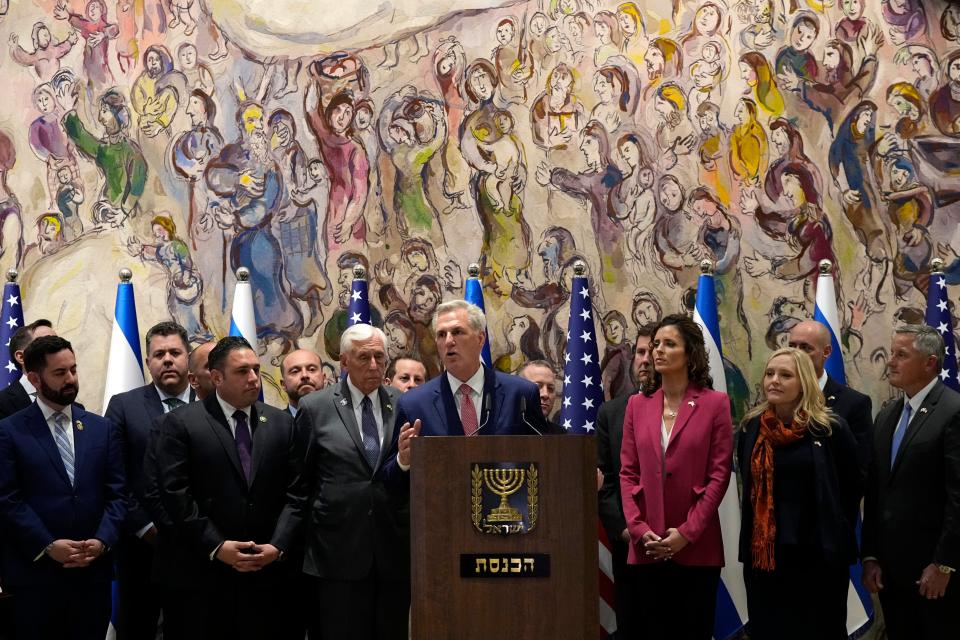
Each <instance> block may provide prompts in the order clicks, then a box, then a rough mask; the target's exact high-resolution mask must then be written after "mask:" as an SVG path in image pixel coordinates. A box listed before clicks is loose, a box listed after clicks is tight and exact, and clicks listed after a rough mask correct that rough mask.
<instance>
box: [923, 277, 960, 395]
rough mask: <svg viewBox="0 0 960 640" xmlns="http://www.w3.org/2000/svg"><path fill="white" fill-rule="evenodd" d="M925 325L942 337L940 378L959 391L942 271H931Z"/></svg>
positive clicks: (959, 374)
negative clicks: (943, 355) (942, 356)
mask: <svg viewBox="0 0 960 640" xmlns="http://www.w3.org/2000/svg"><path fill="white" fill-rule="evenodd" d="M924 321H925V322H926V323H927V325H929V326H931V327H933V328H934V329H936V331H937V333H939V334H940V336H941V337H942V338H943V343H944V347H945V349H944V354H945V357H944V359H943V367H942V368H941V370H940V380H942V381H943V383H944V384H945V385H947V386H948V387H950V388H952V389H954V390H956V391H960V371H958V367H957V349H956V339H955V337H954V334H953V318H952V317H951V315H950V306H949V304H948V302H947V283H946V280H945V279H944V277H943V274H942V273H933V274H931V278H930V286H929V288H928V289H927V313H926V315H925V316H924Z"/></svg>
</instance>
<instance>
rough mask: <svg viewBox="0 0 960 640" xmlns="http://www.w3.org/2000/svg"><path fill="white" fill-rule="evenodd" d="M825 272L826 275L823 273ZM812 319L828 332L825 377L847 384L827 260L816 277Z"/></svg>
mask: <svg viewBox="0 0 960 640" xmlns="http://www.w3.org/2000/svg"><path fill="white" fill-rule="evenodd" d="M824 271H826V273H824ZM813 319H814V320H816V321H817V322H819V323H821V324H823V325H825V326H826V327H827V328H828V329H829V330H830V346H831V347H832V348H833V350H832V351H831V352H830V357H829V358H827V361H826V362H825V363H824V365H823V368H824V369H825V370H826V371H827V375H828V376H830V377H831V378H833V379H834V380H836V381H837V382H839V383H840V384H847V376H846V375H844V373H843V352H842V351H841V350H840V340H839V339H838V336H839V335H840V314H839V313H837V294H836V292H835V291H834V288H833V264H831V263H830V261H829V260H822V261H821V262H820V275H819V276H818V277H817V300H816V303H815V306H814V308H813Z"/></svg>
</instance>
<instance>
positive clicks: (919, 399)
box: [897, 376, 940, 427]
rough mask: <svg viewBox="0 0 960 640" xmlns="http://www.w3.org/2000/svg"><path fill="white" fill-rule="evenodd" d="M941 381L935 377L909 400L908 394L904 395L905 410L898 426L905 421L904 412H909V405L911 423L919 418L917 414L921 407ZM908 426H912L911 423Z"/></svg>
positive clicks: (901, 414)
mask: <svg viewBox="0 0 960 640" xmlns="http://www.w3.org/2000/svg"><path fill="white" fill-rule="evenodd" d="M939 379H940V378H939V377H938V376H934V378H933V380H931V381H930V382H929V383H928V384H927V386H925V387H924V388H923V389H920V391H917V393H916V394H915V395H914V396H913V397H912V398H908V397H907V396H906V394H904V396H903V399H904V403H903V409H901V410H900V418H899V419H898V420H897V424H900V420H903V412H904V411H906V410H907V405H910V422H913V421H914V419H915V418H916V417H917V413H918V412H919V411H920V407H921V406H922V405H923V401H924V400H926V399H927V396H928V395H930V391H931V390H933V387H934V385H936V384H937V381H938V380H939ZM907 426H908V427H909V426H910V425H909V423H908V424H907Z"/></svg>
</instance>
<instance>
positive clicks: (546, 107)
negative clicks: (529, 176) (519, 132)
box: [530, 63, 586, 151]
mask: <svg viewBox="0 0 960 640" xmlns="http://www.w3.org/2000/svg"><path fill="white" fill-rule="evenodd" d="M585 123H586V120H585V119H584V108H583V103H582V102H581V101H580V99H579V98H578V97H577V96H576V94H574V78H573V71H572V70H571V69H570V67H568V66H567V65H566V64H563V63H560V64H558V65H556V66H555V67H553V68H552V69H551V70H550V73H549V74H548V75H547V82H546V88H545V90H544V92H543V93H541V94H540V95H539V96H537V99H536V100H534V102H533V106H531V107H530V129H531V133H532V134H533V143H534V144H535V145H537V146H538V147H540V148H541V149H545V150H547V151H549V150H551V149H563V148H565V147H566V146H567V145H568V144H570V143H571V142H572V141H573V140H574V137H575V136H576V133H577V131H579V130H580V127H581V126H582V125H583V124H585Z"/></svg>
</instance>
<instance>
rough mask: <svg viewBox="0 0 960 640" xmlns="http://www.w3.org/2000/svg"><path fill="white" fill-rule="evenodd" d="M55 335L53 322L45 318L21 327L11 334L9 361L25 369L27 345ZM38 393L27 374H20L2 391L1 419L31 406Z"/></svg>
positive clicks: (0, 403)
mask: <svg viewBox="0 0 960 640" xmlns="http://www.w3.org/2000/svg"><path fill="white" fill-rule="evenodd" d="M55 335H57V332H56V331H54V330H53V324H51V323H50V321H49V320H47V319H45V318H40V319H39V320H34V321H33V322H31V323H30V324H28V325H24V326H22V327H20V328H19V329H17V330H16V331H14V332H13V335H12V336H10V344H9V346H8V347H7V348H8V349H9V350H10V361H9V362H10V363H11V364H13V365H14V366H15V367H17V368H18V369H20V371H23V350H24V349H26V348H27V345H29V344H30V343H31V342H33V341H34V340H35V339H36V338H41V337H43V336H55ZM8 366H9V365H8ZM36 395H37V390H36V389H34V387H33V385H32V384H30V380H29V379H28V378H27V376H20V379H19V380H18V381H16V382H14V383H13V384H11V385H10V386H8V387H7V388H6V389H4V390H3V391H0V420H2V419H3V418H6V417H7V416H12V415H13V414H15V413H16V412H17V411H20V410H21V409H26V408H27V407H29V406H30V405H31V404H32V403H33V400H34V398H35V397H36Z"/></svg>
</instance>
